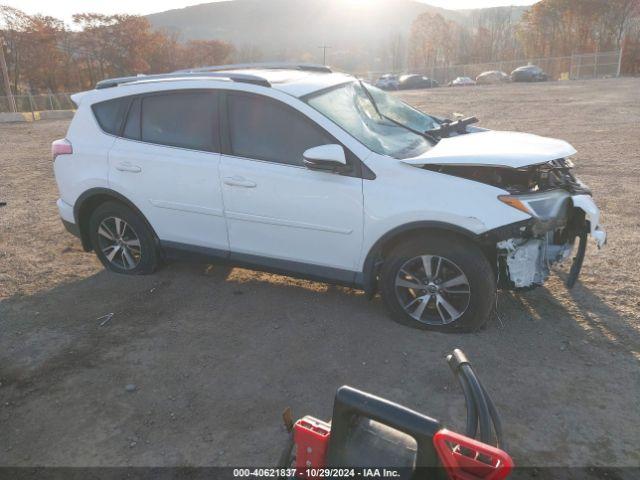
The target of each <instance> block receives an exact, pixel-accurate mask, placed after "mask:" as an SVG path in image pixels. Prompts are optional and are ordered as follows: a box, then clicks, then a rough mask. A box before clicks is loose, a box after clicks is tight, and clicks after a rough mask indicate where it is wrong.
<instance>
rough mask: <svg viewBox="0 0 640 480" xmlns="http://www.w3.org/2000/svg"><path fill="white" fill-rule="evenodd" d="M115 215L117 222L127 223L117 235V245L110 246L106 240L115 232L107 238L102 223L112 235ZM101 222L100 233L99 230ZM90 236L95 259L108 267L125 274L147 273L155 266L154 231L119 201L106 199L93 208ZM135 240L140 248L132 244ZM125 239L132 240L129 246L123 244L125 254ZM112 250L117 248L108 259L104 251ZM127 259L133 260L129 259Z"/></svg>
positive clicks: (156, 250)
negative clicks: (118, 242) (118, 220)
mask: <svg viewBox="0 0 640 480" xmlns="http://www.w3.org/2000/svg"><path fill="white" fill-rule="evenodd" d="M116 219H120V220H121V222H118V225H120V226H122V225H123V224H122V221H124V222H125V223H126V226H125V227H124V232H123V234H122V235H120V236H119V238H120V246H118V245H116V247H117V248H113V247H109V243H111V242H117V241H118V235H117V234H116V235H114V237H116V238H115V239H114V240H110V239H109V238H107V237H105V236H104V231H105V230H104V227H105V226H106V227H107V230H108V234H109V235H113V234H114V233H115V228H114V227H115V222H116V221H117V220H116ZM103 222H106V223H103ZM112 222H113V223H112ZM101 225H102V226H103V230H102V232H103V233H100V234H99V233H98V231H99V230H100V227H101ZM89 238H90V239H91V245H92V246H93V249H94V251H95V252H96V255H97V256H98V259H99V260H100V262H102V264H103V265H104V266H105V268H106V269H107V270H111V271H112V272H115V273H122V274H126V275H146V274H150V273H153V272H154V271H155V270H156V269H157V268H158V264H159V252H158V247H157V245H156V241H155V237H154V234H153V232H152V231H151V229H150V228H149V227H148V226H147V224H146V222H145V221H144V220H143V219H142V218H140V216H139V215H138V214H136V213H135V212H133V211H132V210H131V209H130V208H128V207H126V206H125V205H123V204H121V203H118V202H105V203H102V204H101V205H99V206H98V207H97V208H96V209H95V210H94V211H93V213H92V214H91V217H90V219H89ZM136 240H137V243H138V244H139V248H138V247H136V246H135V243H136ZM125 242H129V243H131V246H129V247H127V248H126V251H127V255H125V245H123V244H124V243H125ZM105 245H107V246H106V247H105ZM118 248H119V250H118ZM113 250H116V253H115V254H114V256H113V257H114V258H113V259H111V260H110V259H109V258H108V257H107V254H108V253H109V254H111V253H113ZM105 252H107V253H105ZM130 259H133V261H134V262H133V263H131V262H130V261H129V260H130Z"/></svg>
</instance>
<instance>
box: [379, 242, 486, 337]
mask: <svg viewBox="0 0 640 480" xmlns="http://www.w3.org/2000/svg"><path fill="white" fill-rule="evenodd" d="M380 277H381V278H380V292H381V294H382V299H383V302H384V304H385V306H386V307H387V309H388V310H389V311H390V313H391V314H392V316H393V318H394V319H395V320H397V321H398V322H400V323H402V324H404V325H409V326H412V327H417V328H425V329H432V330H440V331H474V330H477V329H479V328H480V327H481V326H482V325H483V324H484V323H485V322H486V321H487V320H488V318H489V316H490V314H491V311H492V307H493V304H494V303H493V302H494V300H495V291H496V281H495V275H494V273H493V269H492V268H491V265H490V264H489V262H488V260H487V258H486V256H485V255H484V253H483V252H482V250H480V248H479V247H478V246H476V245H474V244H473V243H472V242H470V241H466V240H464V239H462V238H459V237H456V236H445V235H436V234H434V235H428V236H421V237H417V238H412V239H410V240H408V241H405V242H402V243H400V244H399V245H397V246H396V247H395V248H394V249H393V250H392V251H391V252H390V253H389V254H388V255H387V256H386V258H385V263H384V265H383V267H382V271H381V276H380Z"/></svg>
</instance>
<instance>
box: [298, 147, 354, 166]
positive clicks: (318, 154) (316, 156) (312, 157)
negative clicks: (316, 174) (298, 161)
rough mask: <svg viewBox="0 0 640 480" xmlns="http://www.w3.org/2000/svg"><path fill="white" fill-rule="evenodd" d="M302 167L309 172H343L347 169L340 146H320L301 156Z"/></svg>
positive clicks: (306, 151)
mask: <svg viewBox="0 0 640 480" xmlns="http://www.w3.org/2000/svg"><path fill="white" fill-rule="evenodd" d="M302 160H303V163H304V165H305V166H306V167H307V168H308V169H310V170H322V171H325V172H344V171H346V170H347V169H348V167H347V158H346V157H345V155H344V148H342V146H341V145H335V144H334V145H320V146H319V147H313V148H310V149H308V150H305V152H304V153H303V154H302Z"/></svg>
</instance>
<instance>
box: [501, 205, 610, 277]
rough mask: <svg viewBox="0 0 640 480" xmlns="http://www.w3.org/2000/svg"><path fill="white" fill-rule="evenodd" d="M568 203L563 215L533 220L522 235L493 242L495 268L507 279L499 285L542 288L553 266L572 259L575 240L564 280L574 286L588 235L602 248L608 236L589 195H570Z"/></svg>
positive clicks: (598, 211)
mask: <svg viewBox="0 0 640 480" xmlns="http://www.w3.org/2000/svg"><path fill="white" fill-rule="evenodd" d="M567 198H569V196H568V197H567ZM570 200H571V203H570V206H569V208H567V209H564V210H562V211H563V214H562V215H560V216H558V217H554V218H548V219H544V220H539V219H532V222H531V223H530V224H529V225H528V226H527V228H526V232H525V233H524V234H523V235H522V236H517V237H512V238H507V239H503V240H500V241H498V242H497V243H496V247H497V250H498V268H499V271H500V272H502V273H503V275H504V277H506V281H505V282H503V285H502V286H505V287H508V288H515V289H521V288H530V287H535V286H540V285H542V284H543V283H544V282H545V281H546V280H547V279H548V278H549V275H550V273H551V267H552V266H553V265H554V264H556V263H562V262H564V261H565V260H567V259H568V258H569V257H571V253H572V252H573V250H574V244H575V243H576V239H578V250H577V254H576V255H575V257H574V258H573V263H572V266H571V271H570V273H569V277H568V279H567V286H568V287H572V286H573V285H574V284H575V282H576V280H577V278H578V275H579V274H580V270H581V268H582V262H583V260H584V255H585V251H586V240H587V236H588V235H591V237H592V238H593V239H594V240H595V242H596V245H597V247H598V248H602V247H603V246H604V245H605V244H606V241H607V234H606V232H605V231H604V230H603V229H602V228H601V226H600V210H599V209H598V207H597V206H596V205H595V203H594V202H593V200H592V199H591V197H590V196H589V195H573V196H570Z"/></svg>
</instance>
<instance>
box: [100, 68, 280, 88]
mask: <svg viewBox="0 0 640 480" xmlns="http://www.w3.org/2000/svg"><path fill="white" fill-rule="evenodd" d="M178 78H220V79H223V80H224V79H226V80H231V81H232V82H241V83H252V84H254V85H260V86H263V87H270V86H271V84H270V83H269V82H268V81H267V80H266V79H264V78H262V77H259V76H258V75H248V74H246V73H216V72H207V71H203V72H193V71H184V72H173V73H158V74H154V75H133V76H129V77H118V78H107V79H105V80H100V81H99V82H98V83H96V90H101V89H103V88H111V87H117V86H118V85H123V84H126V83H134V82H141V81H146V80H165V79H167V80H170V79H178Z"/></svg>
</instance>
